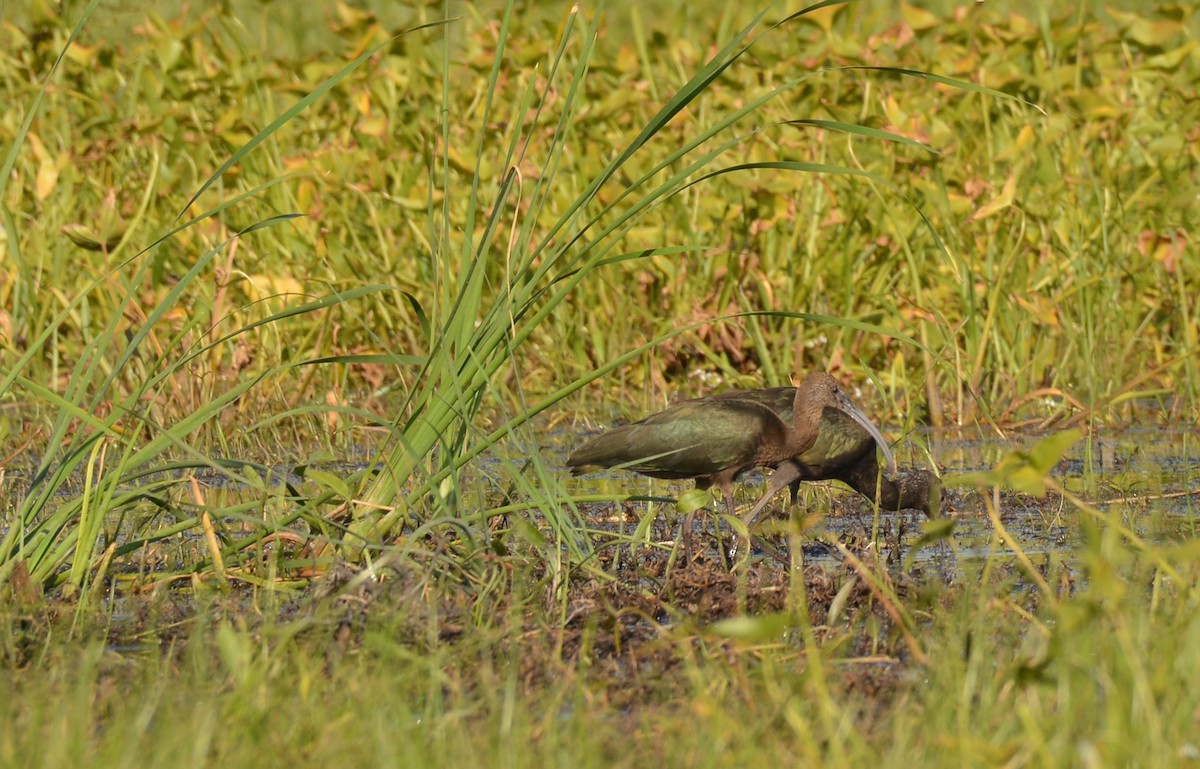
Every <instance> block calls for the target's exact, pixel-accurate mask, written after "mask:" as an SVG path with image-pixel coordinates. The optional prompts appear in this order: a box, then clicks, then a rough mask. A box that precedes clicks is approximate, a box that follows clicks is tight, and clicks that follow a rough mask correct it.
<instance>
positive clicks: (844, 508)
mask: <svg viewBox="0 0 1200 769" xmlns="http://www.w3.org/2000/svg"><path fill="white" fill-rule="evenodd" d="M885 432H886V431H885ZM1046 435H1047V433H1016V434H1010V435H1005V436H1003V437H1000V436H999V435H996V434H980V433H979V432H975V433H973V434H967V433H966V432H965V431H958V432H951V431H938V432H934V431H927V432H922V433H917V434H913V435H909V436H906V437H905V438H904V439H903V440H901V441H899V445H898V446H897V449H898V451H897V461H898V462H899V463H900V465H901V468H902V469H904V468H908V467H912V466H924V467H928V465H929V461H930V459H932V461H933V462H934V463H936V465H937V467H938V470H939V472H940V474H941V475H942V477H943V479H944V480H946V482H947V484H948V488H947V489H946V492H945V496H944V499H943V513H944V514H946V515H949V516H952V517H953V518H954V520H955V525H954V532H953V535H952V536H953V541H954V545H955V547H954V552H955V555H956V557H957V558H960V559H962V558H966V559H970V558H982V557H986V556H987V555H988V554H989V553H992V552H998V553H1001V554H1002V553H1003V552H1004V551H1005V549H1006V548H1005V547H1004V545H1003V543H999V545H997V543H996V541H995V532H994V530H993V527H992V525H991V523H990V522H989V520H988V515H987V500H985V497H984V494H985V492H984V491H982V490H977V489H974V488H964V487H958V486H955V485H954V482H953V478H954V476H956V475H958V474H961V473H967V472H977V471H985V470H989V469H991V468H993V467H995V466H996V465H997V464H998V463H999V462H1000V461H1001V460H1002V459H1003V458H1004V457H1005V456H1007V455H1008V454H1010V453H1011V452H1014V451H1027V450H1029V449H1030V448H1032V447H1033V446H1034V445H1035V444H1036V443H1037V442H1038V441H1039V440H1041V439H1042V438H1044V437H1046ZM583 437H584V436H579V438H577V439H574V440H573V441H572V443H574V442H578V441H579V440H582V439H583ZM918 447H919V448H918ZM568 450H569V449H568ZM926 451H927V452H928V453H927V454H926V453H925V452H926ZM564 457H565V453H564ZM557 465H558V466H562V462H561V458H560V461H559V462H558V463H557ZM564 472H565V471H564ZM761 476H762V473H758V472H754V473H747V474H746V476H744V477H743V478H742V479H741V480H740V482H739V483H738V485H737V487H736V488H737V494H738V502H739V505H744V504H746V503H748V502H749V500H752V499H754V498H755V497H756V496H757V495H758V494H759V493H761V490H762V488H763V480H762V477H761ZM1052 476H1053V477H1054V478H1055V479H1056V481H1057V482H1059V483H1060V484H1062V486H1063V487H1064V488H1065V489H1067V490H1068V491H1070V492H1071V493H1073V494H1075V495H1076V496H1078V497H1080V498H1081V499H1083V500H1084V501H1085V502H1087V503H1089V504H1091V505H1093V506H1095V507H1098V508H1099V509H1101V510H1102V511H1106V512H1107V511H1116V512H1117V513H1118V514H1119V515H1120V517H1121V520H1122V522H1123V523H1124V524H1125V525H1126V526H1128V527H1130V528H1131V529H1132V530H1133V531H1134V532H1135V533H1136V534H1138V536H1140V537H1142V538H1144V539H1146V540H1147V541H1148V542H1151V543H1158V544H1169V543H1173V542H1180V541H1186V540H1188V539H1192V538H1195V537H1197V536H1198V535H1200V430H1196V429H1179V428H1163V427H1160V426H1156V425H1142V426H1136V427H1131V428H1128V429H1124V430H1119V431H1110V430H1104V431H1097V433H1096V434H1095V435H1093V436H1091V437H1084V438H1082V439H1081V440H1079V441H1078V442H1077V443H1076V444H1075V445H1074V446H1072V447H1071V448H1070V449H1069V450H1068V451H1067V453H1066V455H1065V457H1064V458H1063V460H1062V461H1060V462H1059V463H1058V465H1057V466H1056V468H1055V469H1054V471H1053V472H1052ZM566 484H567V488H568V489H569V490H570V491H571V492H572V493H578V494H594V493H614V494H619V493H629V494H638V493H642V494H647V495H650V494H653V495H654V496H657V497H671V496H676V495H678V494H680V493H682V492H684V491H686V490H687V489H689V488H691V484H690V482H671V481H658V480H650V479H647V478H644V477H641V476H637V475H634V474H632V473H628V472H621V471H615V472H604V473H594V474H591V475H587V476H584V477H582V478H578V479H571V480H569V481H567V482H566ZM989 493H990V492H989ZM787 503H788V498H787V494H786V492H780V493H779V494H778V495H777V497H776V499H775V500H774V502H773V503H772V505H771V506H770V507H769V508H768V510H771V511H774V512H773V515H772V516H770V517H771V519H772V520H773V521H776V522H778V521H779V520H781V517H782V516H783V515H785V514H786V512H787V508H788V504H787ZM635 505H636V506H637V507H636V510H635V511H633V512H634V515H638V516H640V515H644V514H645V513H646V511H647V509H648V508H647V506H646V504H645V503H635ZM655 509H656V510H657V511H658V515H659V516H660V518H661V523H662V524H663V527H662V528H660V527H657V526H656V528H655V531H656V533H664V532H665V535H666V536H668V537H672V536H676V535H677V534H678V520H679V516H678V515H677V514H676V512H675V511H674V510H673V509H672V507H671V505H669V504H661V503H660V504H658V505H656V506H655ZM806 509H807V510H811V511H821V512H824V513H825V515H824V520H823V523H822V524H821V526H819V527H818V529H817V531H816V532H815V533H814V536H809V537H807V538H806V541H809V542H811V544H806V545H805V547H804V549H805V560H806V562H809V561H817V562H819V561H821V560H823V559H825V558H833V556H832V555H829V554H830V553H831V552H834V551H833V548H831V547H827V546H824V545H822V544H821V542H820V540H821V539H823V538H824V537H837V538H846V537H850V538H855V539H861V538H871V539H877V540H878V542H879V543H880V546H881V547H884V548H892V549H894V548H895V544H896V541H897V537H899V539H900V543H901V546H900V550H899V551H898V552H897V553H895V555H902V556H907V555H908V554H909V553H908V550H909V548H910V547H911V546H912V544H913V543H914V542H915V541H916V540H917V539H918V538H919V537H920V535H921V523H922V522H923V518H924V516H922V515H921V514H919V513H915V512H913V511H904V512H902V513H892V512H886V511H884V512H881V513H880V515H879V517H878V519H876V518H875V516H874V511H873V509H872V506H871V505H870V503H869V502H868V501H867V500H865V499H863V498H862V497H860V496H859V495H858V494H856V493H855V492H853V491H851V490H850V489H848V488H847V487H845V486H843V485H842V484H840V483H836V482H824V483H809V484H803V485H802V489H801V498H800V501H799V503H798V506H797V510H794V511H792V512H791V514H792V515H793V516H795V515H798V514H802V512H801V511H803V510H806ZM998 512H999V515H1000V520H1001V521H1002V523H1003V524H1004V526H1005V528H1006V529H1007V531H1008V534H1009V536H1010V537H1011V538H1013V539H1014V540H1016V542H1017V544H1018V545H1019V547H1020V548H1021V550H1023V551H1024V552H1025V553H1026V554H1028V555H1030V556H1044V555H1048V554H1059V555H1062V556H1064V557H1065V558H1066V560H1068V561H1069V560H1070V557H1071V554H1072V553H1073V552H1074V551H1075V550H1076V548H1077V546H1078V545H1079V544H1080V542H1081V540H1082V537H1084V536H1085V533H1084V530H1083V527H1082V526H1081V525H1080V513H1079V511H1077V510H1076V509H1075V508H1074V507H1073V506H1071V505H1069V504H1067V503H1066V502H1065V501H1064V500H1063V499H1062V498H1061V497H1060V496H1059V495H1057V494H1053V493H1051V494H1047V495H1046V496H1045V497H1043V498H1037V497H1033V496H1029V495H1025V494H1019V493H1013V492H1007V491H1006V492H1002V493H1001V495H1000V504H999V507H998ZM588 513H589V515H590V516H591V517H592V518H593V523H594V524H596V525H597V526H598V528H601V529H604V528H607V527H611V526H614V525H615V524H616V519H615V517H614V516H613V506H612V505H609V506H607V508H606V507H605V506H603V505H593V506H589V508H588ZM713 520H714V518H713V517H710V518H709V520H708V521H702V523H701V524H700V525H703V526H706V527H710V528H711V527H712V526H713V523H712V521H713ZM764 520H765V519H764ZM656 523H659V522H658V521H656ZM626 528H629V527H628V526H626ZM768 528H769V526H768ZM775 528H780V527H778V526H776V527H775ZM781 541H782V538H776V539H775V542H776V543H780V542H781ZM759 544H760V546H759V547H757V548H756V550H755V553H756V555H757V556H760V557H764V556H769V555H771V554H772V548H770V547H767V548H764V547H762V546H761V545H762V544H763V543H761V542H760V543H759ZM947 554H948V553H947V548H946V546H945V544H935V545H934V546H932V547H927V548H925V549H923V550H921V551H920V552H919V553H917V554H915V558H914V560H915V561H916V562H918V563H920V562H926V563H937V562H940V561H943V560H945V558H946V556H947Z"/></svg>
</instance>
